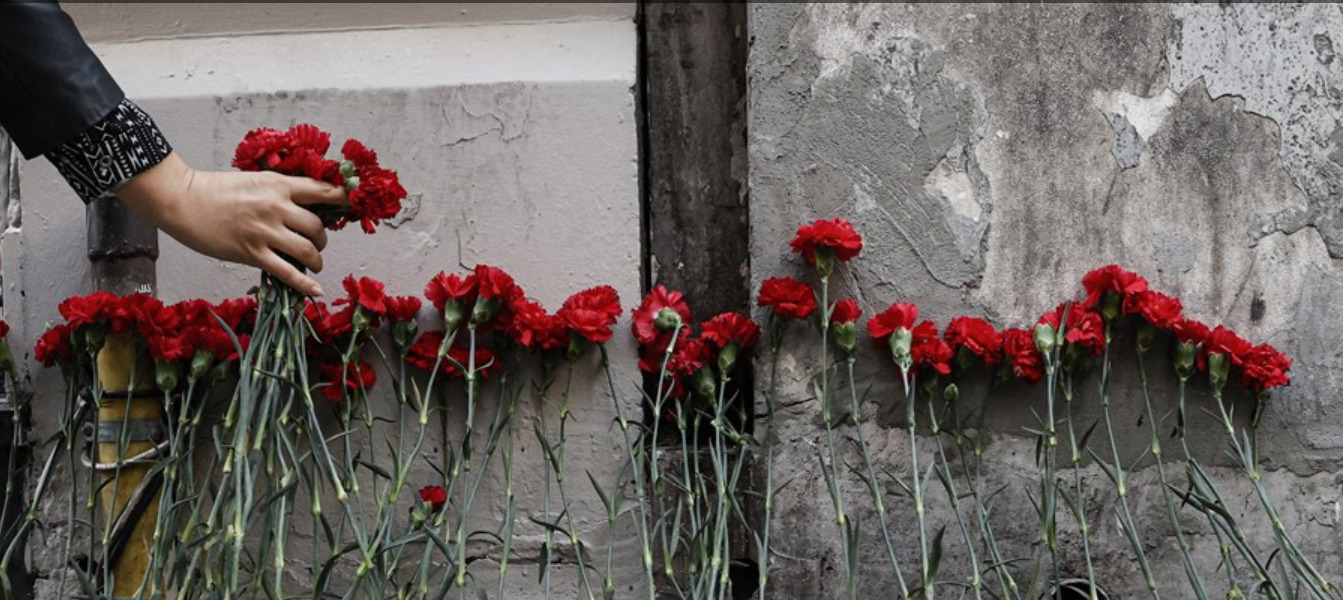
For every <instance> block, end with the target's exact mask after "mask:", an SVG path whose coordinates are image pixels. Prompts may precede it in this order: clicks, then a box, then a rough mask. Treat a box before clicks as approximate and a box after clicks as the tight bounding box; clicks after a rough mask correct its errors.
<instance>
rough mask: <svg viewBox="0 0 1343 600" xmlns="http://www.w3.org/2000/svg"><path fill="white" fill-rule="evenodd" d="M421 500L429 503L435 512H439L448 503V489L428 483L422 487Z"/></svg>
mask: <svg viewBox="0 0 1343 600" xmlns="http://www.w3.org/2000/svg"><path fill="white" fill-rule="evenodd" d="M420 500H422V501H423V502H424V503H425V504H428V505H429V508H430V509H431V510H433V511H434V512H438V511H440V510H442V509H443V507H444V506H446V505H447V504H448V490H445V489H443V486H441V485H426V486H424V487H422V488H420Z"/></svg>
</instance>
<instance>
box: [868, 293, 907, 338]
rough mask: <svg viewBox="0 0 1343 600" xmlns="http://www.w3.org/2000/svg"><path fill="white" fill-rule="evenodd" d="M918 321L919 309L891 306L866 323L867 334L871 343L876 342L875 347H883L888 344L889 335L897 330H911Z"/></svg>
mask: <svg viewBox="0 0 1343 600" xmlns="http://www.w3.org/2000/svg"><path fill="white" fill-rule="evenodd" d="M918 319H919V307H917V306H914V305H913V304H908V303H903V302H901V303H896V304H892V305H891V306H890V307H889V308H887V309H886V310H884V311H882V312H880V313H877V315H876V316H874V317H872V318H871V319H870V320H868V322H867V332H868V333H870V334H872V341H874V342H876V344H877V347H878V348H881V347H884V346H885V345H886V344H888V343H889V341H888V340H889V338H890V337H891V334H893V333H895V330H897V329H906V330H911V331H912V330H913V329H914V322H915V321H917V320H918Z"/></svg>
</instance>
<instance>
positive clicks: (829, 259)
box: [816, 246, 835, 279]
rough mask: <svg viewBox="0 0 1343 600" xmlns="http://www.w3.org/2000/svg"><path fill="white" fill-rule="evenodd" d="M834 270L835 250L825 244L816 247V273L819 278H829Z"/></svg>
mask: <svg viewBox="0 0 1343 600" xmlns="http://www.w3.org/2000/svg"><path fill="white" fill-rule="evenodd" d="M834 270H835V251H834V250H833V249H831V248H829V247H827V246H821V247H818V248H816V273H817V274H819V275H820V276H821V279H829V278H830V274H831V273H833V272H834Z"/></svg>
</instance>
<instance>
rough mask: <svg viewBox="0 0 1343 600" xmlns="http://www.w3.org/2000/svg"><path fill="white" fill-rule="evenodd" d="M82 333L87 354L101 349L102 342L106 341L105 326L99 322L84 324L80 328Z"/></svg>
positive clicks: (95, 352)
mask: <svg viewBox="0 0 1343 600" xmlns="http://www.w3.org/2000/svg"><path fill="white" fill-rule="evenodd" d="M80 330H81V331H83V333H84V345H85V348H87V349H88V351H89V354H97V353H98V351H99V350H102V349H103V343H104V342H106V341H107V326H105V325H103V324H101V323H95V324H92V325H85V326H84V327H81V328H80Z"/></svg>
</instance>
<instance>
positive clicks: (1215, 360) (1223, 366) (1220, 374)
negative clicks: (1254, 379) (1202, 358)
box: [1208, 352, 1231, 390]
mask: <svg viewBox="0 0 1343 600" xmlns="http://www.w3.org/2000/svg"><path fill="white" fill-rule="evenodd" d="M1230 371H1231V361H1230V360H1228V359H1227V357H1226V355H1225V354H1221V353H1218V352H1214V353H1212V354H1209V355H1208V379H1209V380H1210V381H1212V387H1213V388H1214V389H1218V390H1220V389H1222V386H1224V385H1226V377H1227V375H1228V374H1229V373H1230Z"/></svg>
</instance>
